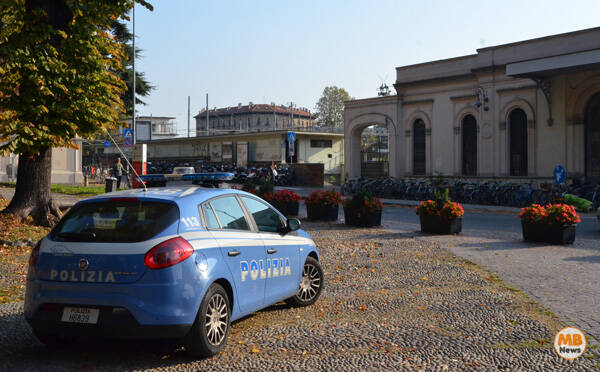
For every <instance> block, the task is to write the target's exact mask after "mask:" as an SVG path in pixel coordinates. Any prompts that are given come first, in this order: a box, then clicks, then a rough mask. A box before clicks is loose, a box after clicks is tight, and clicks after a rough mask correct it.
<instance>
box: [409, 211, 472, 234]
mask: <svg viewBox="0 0 600 372" xmlns="http://www.w3.org/2000/svg"><path fill="white" fill-rule="evenodd" d="M419 219H420V220H421V232H424V233H431V234H458V233H460V232H461V231H462V218H461V217H454V218H452V219H446V218H441V217H439V216H434V215H423V216H419Z"/></svg>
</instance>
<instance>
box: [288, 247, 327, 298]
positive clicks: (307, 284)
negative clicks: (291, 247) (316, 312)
mask: <svg viewBox="0 0 600 372" xmlns="http://www.w3.org/2000/svg"><path fill="white" fill-rule="evenodd" d="M322 289H323V269H322V268H321V264H320V263H319V261H317V260H316V259H314V258H312V257H307V258H306V262H305V263H304V267H303V268H302V278H301V279H300V286H299V288H298V291H297V292H296V294H295V295H294V296H292V297H290V298H288V299H287V300H286V302H287V303H288V304H290V305H292V306H308V305H312V304H314V303H315V301H317V299H318V298H319V296H320V295H321V290H322Z"/></svg>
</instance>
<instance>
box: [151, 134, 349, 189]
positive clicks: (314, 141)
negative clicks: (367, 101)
mask: <svg viewBox="0 0 600 372" xmlns="http://www.w3.org/2000/svg"><path fill="white" fill-rule="evenodd" d="M288 132H289V131H287V130H273V131H266V132H248V133H232V134H219V135H217V134H215V135H211V136H199V137H191V138H175V139H168V140H157V141H151V142H148V143H147V156H148V161H150V162H152V161H153V160H169V159H171V160H181V159H186V160H187V159H189V160H201V161H203V162H207V163H227V164H235V165H237V166H240V167H243V166H246V165H249V164H254V165H256V164H262V165H268V164H270V163H271V162H275V163H323V165H324V172H325V175H328V176H332V177H337V178H338V179H339V177H340V176H341V174H342V167H343V160H344V154H343V151H344V136H343V134H342V133H341V131H326V130H324V129H323V130H322V131H316V130H315V131H310V130H307V129H295V131H294V132H295V134H296V141H295V145H294V147H295V148H294V155H293V156H290V153H289V144H288V141H287V136H288Z"/></svg>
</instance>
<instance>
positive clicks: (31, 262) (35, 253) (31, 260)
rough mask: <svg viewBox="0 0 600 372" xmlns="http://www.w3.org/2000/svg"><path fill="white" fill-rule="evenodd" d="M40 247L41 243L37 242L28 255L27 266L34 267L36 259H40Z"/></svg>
mask: <svg viewBox="0 0 600 372" xmlns="http://www.w3.org/2000/svg"><path fill="white" fill-rule="evenodd" d="M41 246H42V241H41V240H40V241H39V242H37V244H36V245H35V247H33V249H32V250H31V254H30V255H29V266H35V264H36V263H37V260H38V258H39V257H40V247H41Z"/></svg>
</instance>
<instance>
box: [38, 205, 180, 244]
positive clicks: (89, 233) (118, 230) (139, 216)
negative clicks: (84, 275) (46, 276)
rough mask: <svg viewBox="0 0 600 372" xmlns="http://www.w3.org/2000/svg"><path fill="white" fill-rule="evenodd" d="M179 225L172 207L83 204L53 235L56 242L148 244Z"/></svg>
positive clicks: (74, 210) (68, 215)
mask: <svg viewBox="0 0 600 372" xmlns="http://www.w3.org/2000/svg"><path fill="white" fill-rule="evenodd" d="M177 221H179V208H178V207H177V206H176V205H175V204H172V203H166V202H154V201H152V202H148V201H138V200H133V201H108V202H106V201H103V202H94V203H85V204H80V205H77V206H75V207H73V209H71V210H70V211H69V213H67V214H66V215H65V217H64V218H63V219H62V220H61V221H60V222H59V223H58V225H57V226H56V227H55V228H54V229H53V230H52V232H51V233H50V238H51V239H52V240H54V241H68V242H99V243H132V242H141V241H144V240H148V239H151V238H153V237H154V236H156V235H158V234H159V233H161V232H163V231H164V230H165V229H167V228H168V227H169V226H171V225H173V223H174V222H177Z"/></svg>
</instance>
